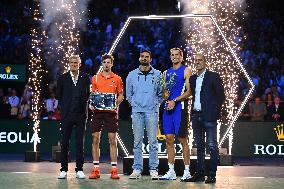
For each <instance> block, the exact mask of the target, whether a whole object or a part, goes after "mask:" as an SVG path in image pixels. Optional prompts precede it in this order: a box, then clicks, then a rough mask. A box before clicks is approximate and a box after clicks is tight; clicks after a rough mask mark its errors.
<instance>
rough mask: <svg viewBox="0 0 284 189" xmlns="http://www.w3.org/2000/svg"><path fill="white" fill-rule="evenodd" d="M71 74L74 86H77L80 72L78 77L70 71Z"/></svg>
mask: <svg viewBox="0 0 284 189" xmlns="http://www.w3.org/2000/svg"><path fill="white" fill-rule="evenodd" d="M70 74H71V78H72V81H73V83H74V85H75V86H76V85H77V81H78V78H79V70H78V73H77V75H76V76H75V75H74V74H73V73H72V72H71V71H70Z"/></svg>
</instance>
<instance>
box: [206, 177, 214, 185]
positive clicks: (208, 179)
mask: <svg viewBox="0 0 284 189" xmlns="http://www.w3.org/2000/svg"><path fill="white" fill-rule="evenodd" d="M210 183H216V177H215V176H208V177H207V178H206V180H205V184H210Z"/></svg>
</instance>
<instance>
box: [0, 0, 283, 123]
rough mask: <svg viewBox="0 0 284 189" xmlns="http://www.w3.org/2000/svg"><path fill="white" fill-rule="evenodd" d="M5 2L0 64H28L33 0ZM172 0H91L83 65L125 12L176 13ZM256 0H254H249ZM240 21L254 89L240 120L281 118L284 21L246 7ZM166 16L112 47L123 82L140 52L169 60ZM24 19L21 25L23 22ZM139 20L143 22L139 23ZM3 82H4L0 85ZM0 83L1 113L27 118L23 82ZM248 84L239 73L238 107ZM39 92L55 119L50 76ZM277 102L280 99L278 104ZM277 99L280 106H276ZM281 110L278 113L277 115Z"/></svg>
mask: <svg viewBox="0 0 284 189" xmlns="http://www.w3.org/2000/svg"><path fill="white" fill-rule="evenodd" d="M12 2H13V3H8V1H7V2H6V1H1V2H0V63H1V64H24V65H28V63H29V53H30V51H31V46H30V45H31V37H30V31H31V28H32V27H33V26H34V23H33V20H32V9H33V8H34V6H35V2H34V1H30V0H23V1H15V0H12ZM173 2H174V1H170V0H166V1H163V3H162V4H160V3H159V0H154V1H147V0H144V1H137V0H129V2H125V1H122V0H118V1H115V3H112V6H109V4H110V0H106V1H98V0H92V1H90V3H89V6H88V9H89V11H88V15H87V16H88V21H87V29H85V30H82V31H81V33H80V38H81V41H80V49H81V52H82V54H81V59H82V64H83V65H82V70H83V71H85V72H87V73H89V74H90V75H94V74H95V73H96V72H97V71H98V68H99V67H100V62H101V60H100V57H101V55H102V54H103V53H105V52H108V51H109V49H110V47H111V45H112V43H113V41H114V39H115V38H116V36H117V35H118V33H119V31H120V29H121V28H122V26H123V24H124V22H125V20H126V19H127V17H128V16H130V15H149V14H163V13H167V14H177V9H176V7H175V5H174V3H173ZM250 2H251V3H255V2H256V1H250ZM246 11H247V13H248V14H247V16H246V19H245V21H244V22H243V23H241V24H242V30H241V35H242V36H246V39H245V40H242V42H241V43H240V44H239V45H240V46H241V47H242V50H241V51H240V52H238V53H239V56H240V57H241V60H242V63H243V65H244V67H245V68H246V70H247V71H248V73H249V75H250V76H251V78H252V81H253V83H254V85H255V86H256V89H255V91H254V93H253V95H252V96H251V97H250V100H249V103H247V105H246V106H245V108H244V109H243V112H242V114H241V116H240V120H254V121H263V120H282V119H283V117H284V113H283V111H284V110H283V105H282V101H283V99H284V51H283V50H284V37H283V35H282V33H284V23H283V22H284V20H283V18H282V17H281V12H280V11H279V10H277V9H276V8H274V9H271V7H265V6H260V5H259V6H250V7H249V8H248V9H247V10H246ZM172 22H173V21H168V20H159V21H158V22H150V21H149V20H147V21H143V24H140V25H139V26H141V27H132V28H131V29H130V30H129V31H131V32H128V33H127V35H125V37H124V38H123V40H122V41H121V43H119V45H118V47H117V48H116V50H115V52H114V54H113V55H114V58H115V64H114V72H115V73H117V74H118V75H120V76H121V77H122V79H123V81H124V83H125V79H126V76H127V74H128V73H129V72H130V71H131V70H133V69H135V68H137V67H138V65H139V62H138V57H139V52H140V50H141V49H143V48H147V49H150V50H151V52H152V54H153V61H152V65H153V66H154V67H155V68H157V69H159V70H161V71H164V70H165V69H168V68H169V67H170V65H171V62H170V59H169V49H170V48H172V47H173V46H177V45H180V41H179V40H180V38H179V36H180V34H179V31H178V30H179V29H178V28H176V27H175V23H172ZM22 23H25V24H22ZM141 23H142V22H141ZM3 86H4V87H3ZM3 86H1V88H0V106H1V107H0V111H1V112H0V116H1V117H2V118H14V119H16V118H17V119H25V118H30V117H31V98H32V95H33V93H32V91H30V89H29V87H28V84H27V85H25V86H24V85H22V86H19V85H18V86H17V87H15V86H12V85H11V86H10V85H9V83H8V84H7V83H6V84H5V85H3ZM249 87H250V86H249V83H248V82H247V81H246V79H244V78H240V85H239V93H238V99H237V100H236V102H235V103H236V105H237V106H240V104H241V102H242V101H243V99H244V97H245V95H246V94H247V93H248V90H249ZM42 88H43V92H42V97H43V98H42V100H41V102H40V103H41V104H42V108H41V109H42V112H41V114H40V115H41V118H42V119H53V120H58V119H60V107H59V106H58V101H57V100H56V95H55V94H56V90H55V89H56V85H55V82H54V81H49V80H48V77H47V79H45V80H44V84H43V87H42ZM278 102H279V103H278ZM278 104H279V105H278ZM120 109H121V111H120V112H121V113H120V118H121V119H129V117H130V116H129V115H130V108H129V106H128V104H127V102H126V101H124V102H123V103H122V104H121V108H120ZM277 112H278V113H279V115H280V117H278V116H277V115H276V114H278V113H277Z"/></svg>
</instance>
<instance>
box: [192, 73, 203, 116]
mask: <svg viewBox="0 0 284 189" xmlns="http://www.w3.org/2000/svg"><path fill="white" fill-rule="evenodd" d="M205 72H206V70H204V72H203V73H202V74H200V75H198V76H197V79H196V86H195V101H194V104H193V109H194V110H197V111H201V102H200V91H201V87H202V82H203V78H204V75H205Z"/></svg>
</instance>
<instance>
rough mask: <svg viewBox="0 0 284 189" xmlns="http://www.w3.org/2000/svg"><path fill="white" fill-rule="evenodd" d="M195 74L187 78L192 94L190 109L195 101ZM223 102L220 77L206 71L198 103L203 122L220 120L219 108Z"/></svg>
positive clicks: (223, 93)
mask: <svg viewBox="0 0 284 189" xmlns="http://www.w3.org/2000/svg"><path fill="white" fill-rule="evenodd" d="M196 79H197V74H195V75H192V76H191V77H190V78H189V82H190V89H191V93H192V96H193V98H192V103H191V104H192V107H191V110H193V105H194V101H195V86H196ZM224 100H225V92H224V87H223V83H222V79H221V78H220V75H219V74H218V73H216V72H211V71H209V70H206V72H205V75H204V78H203V82H202V87H201V91H200V102H201V110H202V113H201V115H202V117H203V120H204V121H217V120H218V119H220V115H221V107H222V104H223V102H224Z"/></svg>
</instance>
